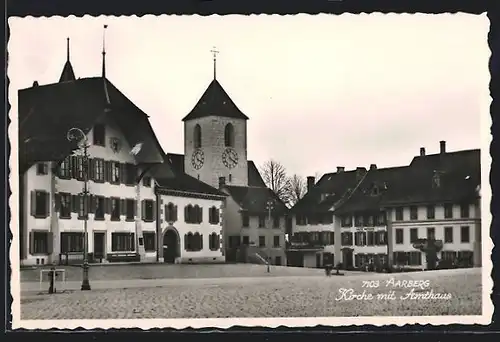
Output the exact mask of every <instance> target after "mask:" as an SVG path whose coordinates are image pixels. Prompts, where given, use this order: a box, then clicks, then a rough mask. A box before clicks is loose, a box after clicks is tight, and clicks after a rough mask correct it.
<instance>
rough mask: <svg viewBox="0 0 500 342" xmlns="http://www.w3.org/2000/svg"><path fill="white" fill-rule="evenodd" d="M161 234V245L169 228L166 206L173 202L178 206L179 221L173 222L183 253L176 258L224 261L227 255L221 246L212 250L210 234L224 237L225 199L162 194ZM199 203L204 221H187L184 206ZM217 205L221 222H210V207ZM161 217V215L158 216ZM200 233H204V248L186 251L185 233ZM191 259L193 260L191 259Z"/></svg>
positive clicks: (183, 260) (179, 259)
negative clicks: (166, 218)
mask: <svg viewBox="0 0 500 342" xmlns="http://www.w3.org/2000/svg"><path fill="white" fill-rule="evenodd" d="M161 203H162V205H161V209H160V212H161V234H162V235H161V236H160V247H161V246H162V245H163V235H164V234H165V232H166V231H167V229H168V228H169V226H168V223H167V222H165V206H166V205H167V204H168V203H173V204H174V205H176V206H177V221H176V222H174V223H173V224H172V227H173V228H175V229H176V230H177V232H178V234H179V240H180V241H179V243H180V252H181V255H180V257H179V258H178V260H176V262H178V263H187V262H193V263H196V262H224V261H225V256H224V253H223V250H222V249H221V248H220V244H219V248H218V249H217V250H216V251H211V250H210V248H209V247H210V245H209V236H210V234H212V233H216V234H217V235H219V238H220V239H222V217H223V215H224V208H223V200H213V199H200V198H190V197H178V196H170V195H161ZM189 204H191V205H193V206H195V205H198V206H199V207H201V208H202V209H203V222H202V223H200V224H198V223H197V224H193V223H186V222H185V218H184V208H185V207H186V206H187V205H189ZM213 206H215V207H216V208H218V209H219V223H218V224H210V222H209V209H210V208H212V207H213ZM158 218H160V217H158ZM189 232H191V233H193V234H194V233H196V232H197V233H199V234H202V235H203V249H202V250H200V251H186V250H185V245H184V242H185V241H184V235H185V234H187V233H189ZM190 259H191V260H190Z"/></svg>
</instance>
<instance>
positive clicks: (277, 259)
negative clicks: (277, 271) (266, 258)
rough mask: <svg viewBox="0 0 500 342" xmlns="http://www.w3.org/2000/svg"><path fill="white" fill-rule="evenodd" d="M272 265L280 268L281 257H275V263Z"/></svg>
mask: <svg viewBox="0 0 500 342" xmlns="http://www.w3.org/2000/svg"><path fill="white" fill-rule="evenodd" d="M274 264H275V265H277V266H281V257H280V256H277V257H276V258H275V262H274Z"/></svg>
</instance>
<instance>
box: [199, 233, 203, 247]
mask: <svg viewBox="0 0 500 342" xmlns="http://www.w3.org/2000/svg"><path fill="white" fill-rule="evenodd" d="M202 249H203V234H200V251H201V250H202Z"/></svg>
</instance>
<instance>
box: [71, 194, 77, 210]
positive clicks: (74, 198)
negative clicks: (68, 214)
mask: <svg viewBox="0 0 500 342" xmlns="http://www.w3.org/2000/svg"><path fill="white" fill-rule="evenodd" d="M70 197H71V207H70V208H71V211H72V212H73V213H77V212H78V196H77V195H70Z"/></svg>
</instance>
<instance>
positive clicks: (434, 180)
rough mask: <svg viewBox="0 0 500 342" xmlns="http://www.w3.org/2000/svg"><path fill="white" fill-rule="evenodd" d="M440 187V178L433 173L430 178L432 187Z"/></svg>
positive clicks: (437, 174) (436, 173)
mask: <svg viewBox="0 0 500 342" xmlns="http://www.w3.org/2000/svg"><path fill="white" fill-rule="evenodd" d="M440 186H441V177H440V175H439V173H438V172H437V171H435V172H434V176H433V177H432V187H433V188H439V187H440Z"/></svg>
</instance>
